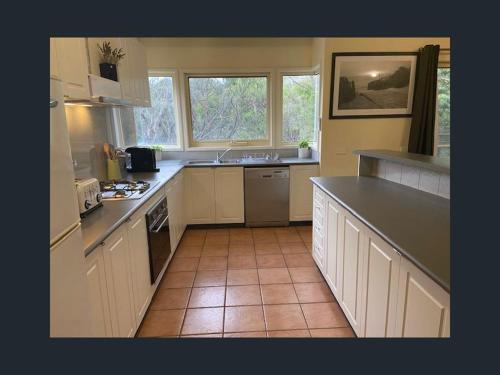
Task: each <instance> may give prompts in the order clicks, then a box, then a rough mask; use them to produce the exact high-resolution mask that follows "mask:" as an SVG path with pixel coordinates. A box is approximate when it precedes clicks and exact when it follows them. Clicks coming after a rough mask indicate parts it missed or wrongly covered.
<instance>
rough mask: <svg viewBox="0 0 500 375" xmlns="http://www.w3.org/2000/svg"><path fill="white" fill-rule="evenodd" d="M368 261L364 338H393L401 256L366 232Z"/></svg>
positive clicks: (364, 291)
mask: <svg viewBox="0 0 500 375" xmlns="http://www.w3.org/2000/svg"><path fill="white" fill-rule="evenodd" d="M366 234H367V236H366V241H365V251H366V261H365V266H364V270H363V274H364V275H365V277H364V282H363V304H362V306H363V316H364V332H363V334H362V335H361V336H363V337H391V336H393V335H394V329H395V322H396V303H397V295H398V282H399V266H400V262H401V256H400V255H399V253H398V252H397V251H396V250H394V249H393V248H392V247H391V246H390V245H389V244H388V243H387V242H385V241H384V240H383V239H381V238H380V237H379V236H377V235H376V234H375V233H373V232H372V231H371V230H369V229H367V228H366Z"/></svg>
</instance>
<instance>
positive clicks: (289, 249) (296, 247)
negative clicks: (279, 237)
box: [280, 242, 307, 254]
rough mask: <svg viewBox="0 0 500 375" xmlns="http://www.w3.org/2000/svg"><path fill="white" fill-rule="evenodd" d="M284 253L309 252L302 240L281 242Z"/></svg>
mask: <svg viewBox="0 0 500 375" xmlns="http://www.w3.org/2000/svg"><path fill="white" fill-rule="evenodd" d="M280 248H281V252H282V253H283V254H298V253H307V248H306V246H305V245H304V244H303V243H302V242H288V243H281V244H280Z"/></svg>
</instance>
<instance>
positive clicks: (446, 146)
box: [436, 68, 450, 158]
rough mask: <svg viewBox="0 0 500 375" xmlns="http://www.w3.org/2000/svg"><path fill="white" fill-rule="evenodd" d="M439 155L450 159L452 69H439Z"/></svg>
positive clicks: (437, 130)
mask: <svg viewBox="0 0 500 375" xmlns="http://www.w3.org/2000/svg"><path fill="white" fill-rule="evenodd" d="M437 77H438V78H437V103H436V106H437V124H436V125H437V126H436V132H437V137H436V140H437V147H436V148H437V153H436V156H438V157H446V158H449V157H450V68H438V76H437Z"/></svg>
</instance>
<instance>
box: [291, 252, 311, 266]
mask: <svg viewBox="0 0 500 375" xmlns="http://www.w3.org/2000/svg"><path fill="white" fill-rule="evenodd" d="M285 261H286V265H287V266H288V267H290V268H295V267H314V266H315V265H316V263H314V259H313V258H312V256H311V255H310V254H285Z"/></svg>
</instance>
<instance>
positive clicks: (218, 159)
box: [217, 148, 232, 163]
mask: <svg viewBox="0 0 500 375" xmlns="http://www.w3.org/2000/svg"><path fill="white" fill-rule="evenodd" d="M231 150H232V148H228V149H226V150H224V152H223V153H222V154H220V155H219V152H218V151H217V163H220V160H221V159H222V157H223V156H224V155H226V154H227V153H228V152H229V151H231Z"/></svg>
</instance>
